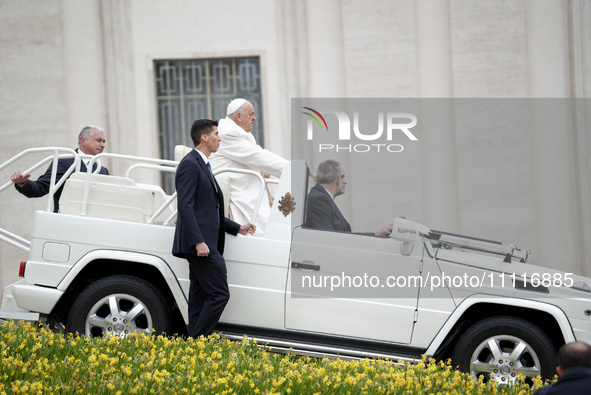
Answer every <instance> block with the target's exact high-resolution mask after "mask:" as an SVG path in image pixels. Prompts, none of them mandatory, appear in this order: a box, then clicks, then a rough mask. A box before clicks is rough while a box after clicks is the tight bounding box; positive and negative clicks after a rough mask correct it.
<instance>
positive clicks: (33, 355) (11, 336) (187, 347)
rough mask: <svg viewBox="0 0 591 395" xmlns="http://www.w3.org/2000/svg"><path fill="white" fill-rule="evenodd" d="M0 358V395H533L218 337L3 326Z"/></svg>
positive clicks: (419, 368) (432, 367)
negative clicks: (104, 334) (85, 333)
mask: <svg viewBox="0 0 591 395" xmlns="http://www.w3.org/2000/svg"><path fill="white" fill-rule="evenodd" d="M0 357H1V358H0V394H19V393H21V394H194V393H202V394H210V393H216V394H230V393H238V394H251V393H254V394H259V393H261V394H266V393H280V394H314V393H318V394H380V393H383V394H431V393H445V394H531V393H532V391H531V390H530V388H529V387H528V386H527V385H525V384H523V383H522V382H520V383H518V384H517V385H515V386H506V387H497V386H496V385H495V384H493V382H492V381H490V382H488V383H482V382H474V381H473V380H472V378H471V377H470V376H469V375H468V374H465V373H461V372H459V371H457V370H453V369H452V367H451V366H450V365H449V364H444V363H442V362H439V363H436V362H435V361H434V360H428V361H427V360H424V361H423V362H421V363H418V364H416V365H408V364H407V365H405V364H394V363H391V362H389V361H384V360H355V361H345V360H340V359H327V358H325V359H317V358H309V357H299V356H295V355H285V354H278V353H273V352H270V350H267V349H264V348H261V347H258V346H257V344H256V342H254V341H252V340H249V339H246V338H245V339H244V340H243V341H242V342H235V341H230V340H227V339H225V338H223V337H219V336H217V335H213V336H211V337H209V338H200V339H197V340H194V339H181V338H168V337H162V336H158V337H155V336H153V337H149V336H144V335H132V336H128V337H127V338H124V339H120V338H117V337H106V338H89V337H85V336H73V335H66V336H64V335H63V334H57V333H53V332H51V331H48V330H46V329H45V328H43V327H37V326H34V325H31V324H28V323H27V324H24V323H15V322H12V321H11V322H6V323H4V324H2V325H0ZM535 383H536V386H540V385H542V383H541V381H540V380H539V379H537V380H536V382H535Z"/></svg>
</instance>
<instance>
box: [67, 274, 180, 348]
mask: <svg viewBox="0 0 591 395" xmlns="http://www.w3.org/2000/svg"><path fill="white" fill-rule="evenodd" d="M170 307H171V306H170V302H169V300H168V299H167V298H166V297H165V296H164V294H163V293H162V291H160V289H158V288H156V287H155V286H154V285H153V284H152V283H150V282H148V281H146V280H144V279H141V278H138V277H134V276H125V275H119V276H111V277H105V278H103V279H101V280H98V281H96V282H94V283H93V284H91V285H90V286H89V287H88V288H86V289H85V290H84V291H83V292H82V293H80V295H79V296H78V297H77V298H76V301H75V302H74V304H73V305H72V309H71V310H70V314H69V315H68V324H67V329H68V331H69V332H72V333H74V332H78V333H80V334H85V335H87V336H103V335H112V336H119V337H122V338H123V337H125V336H127V335H128V334H130V333H132V332H140V333H144V334H146V335H151V334H152V333H153V332H157V333H171V332H172V326H171V323H172V317H171V313H170V311H171V308H170Z"/></svg>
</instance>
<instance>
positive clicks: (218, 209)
mask: <svg viewBox="0 0 591 395" xmlns="http://www.w3.org/2000/svg"><path fill="white" fill-rule="evenodd" d="M207 169H208V170H209V175H210V176H211V180H212V181H213V186H214V188H215V191H216V192H217V191H218V186H217V185H216V183H215V177H214V176H213V171H211V165H210V164H209V162H207ZM217 212H218V215H217V226H218V228H219V227H220V205H219V203H218V205H217Z"/></svg>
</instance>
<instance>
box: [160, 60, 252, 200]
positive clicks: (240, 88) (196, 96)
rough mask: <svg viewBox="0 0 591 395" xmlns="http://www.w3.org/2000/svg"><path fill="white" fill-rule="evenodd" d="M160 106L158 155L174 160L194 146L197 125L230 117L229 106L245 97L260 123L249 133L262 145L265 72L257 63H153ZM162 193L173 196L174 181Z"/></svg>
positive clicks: (167, 180) (169, 178) (167, 181)
mask: <svg viewBox="0 0 591 395" xmlns="http://www.w3.org/2000/svg"><path fill="white" fill-rule="evenodd" d="M154 70H155V82H156V100H157V107H158V133H159V136H158V137H159V140H160V153H161V157H162V158H164V159H174V157H173V156H174V147H175V146H176V145H179V144H182V145H186V146H189V147H192V146H193V142H192V141H191V136H190V133H189V132H190V131H191V125H192V124H193V121H195V120H196V119H202V118H208V119H215V120H220V119H221V118H223V117H225V116H226V107H227V106H228V103H230V101H231V100H233V99H235V98H238V97H241V98H244V99H247V100H248V101H250V102H251V103H252V104H253V105H254V108H255V110H256V117H257V121H256V122H255V124H254V129H253V130H252V132H251V133H253V135H254V136H255V138H256V140H257V143H258V144H260V145H261V146H264V145H263V144H264V141H263V112H262V110H263V106H262V98H261V72H260V64H259V58H258V57H244V58H223V59H177V60H155V61H154ZM163 177H164V179H163V186H164V189H165V190H166V191H167V192H168V193H170V192H171V191H173V190H174V175H172V174H165V175H164V176H163Z"/></svg>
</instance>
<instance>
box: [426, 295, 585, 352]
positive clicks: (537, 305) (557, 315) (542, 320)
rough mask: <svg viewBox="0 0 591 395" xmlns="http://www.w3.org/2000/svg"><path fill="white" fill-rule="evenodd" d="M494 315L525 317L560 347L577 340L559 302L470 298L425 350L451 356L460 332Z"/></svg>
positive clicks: (461, 305) (462, 304) (460, 306)
mask: <svg viewBox="0 0 591 395" xmlns="http://www.w3.org/2000/svg"><path fill="white" fill-rule="evenodd" d="M493 316H513V317H519V318H524V319H526V320H528V321H530V322H532V323H534V324H536V325H537V326H539V327H540V328H542V329H543V330H544V331H545V332H546V333H547V334H548V335H549V336H550V338H551V339H552V340H553V341H554V345H555V346H556V347H557V348H558V347H560V346H561V345H562V344H564V343H567V342H570V341H574V340H575V336H574V333H573V330H572V328H571V326H570V323H569V321H568V319H567V317H566V315H565V314H564V312H563V311H562V310H561V309H560V308H558V307H557V306H554V305H551V304H548V303H544V302H539V301H531V300H524V299H498V300H497V299H494V300H493V299H491V298H469V299H466V300H464V301H463V302H462V303H461V304H460V305H459V306H458V308H457V309H456V310H455V311H454V313H453V314H452V315H451V316H450V317H449V319H448V320H447V322H446V323H445V325H444V326H443V328H442V329H441V330H440V331H439V333H438V334H437V336H436V337H435V339H434V340H433V342H431V344H430V345H429V347H428V349H427V351H426V354H427V355H433V356H435V357H436V358H440V359H447V358H451V354H452V351H453V349H454V347H455V345H456V343H457V342H458V339H459V334H460V333H462V332H463V331H465V330H466V329H467V328H468V327H470V326H472V325H473V324H475V323H476V322H479V321H480V320H482V319H484V318H490V317H493Z"/></svg>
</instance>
